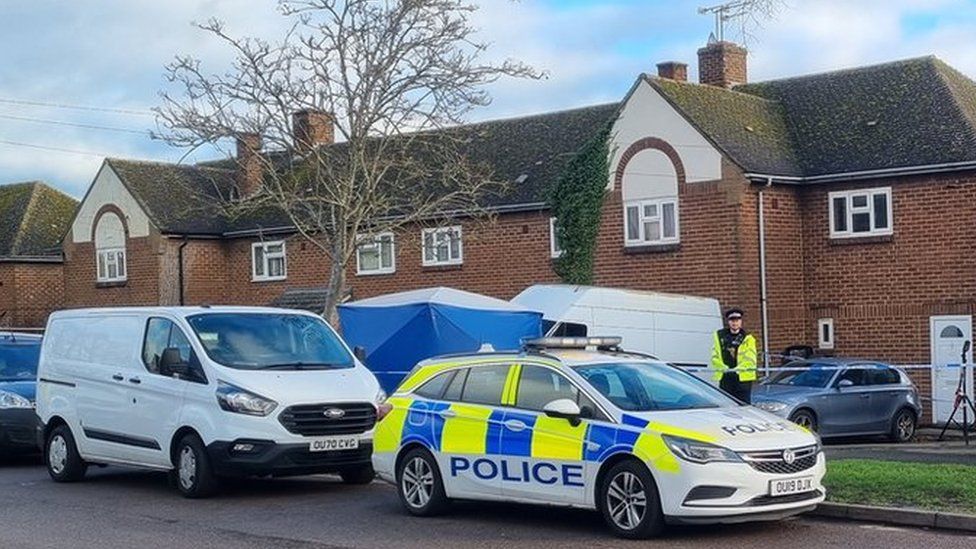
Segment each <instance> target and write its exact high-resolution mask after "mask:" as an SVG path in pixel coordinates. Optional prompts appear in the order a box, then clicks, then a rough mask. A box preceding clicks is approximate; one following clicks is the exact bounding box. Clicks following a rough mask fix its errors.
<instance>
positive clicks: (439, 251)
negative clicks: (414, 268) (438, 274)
mask: <svg viewBox="0 0 976 549" xmlns="http://www.w3.org/2000/svg"><path fill="white" fill-rule="evenodd" d="M422 238H423V245H424V254H423V266H424V267H434V266H438V265H460V264H461V263H463V262H464V247H463V245H462V242H461V226H460V225H456V226H454V227H440V228H437V229H424V230H423V233H422Z"/></svg>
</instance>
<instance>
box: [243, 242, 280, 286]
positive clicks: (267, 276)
mask: <svg viewBox="0 0 976 549" xmlns="http://www.w3.org/2000/svg"><path fill="white" fill-rule="evenodd" d="M251 263H252V266H253V268H252V280H254V281H255V282H265V281H269V280H284V279H285V278H286V277H287V276H288V273H287V262H286V261H285V242H284V241H283V240H278V241H276V242H255V243H254V244H252V245H251Z"/></svg>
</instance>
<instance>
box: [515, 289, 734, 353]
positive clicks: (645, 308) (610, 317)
mask: <svg viewBox="0 0 976 549" xmlns="http://www.w3.org/2000/svg"><path fill="white" fill-rule="evenodd" d="M512 302H513V303H516V304H518V305H519V306H522V307H525V308H527V309H532V310H536V311H540V312H541V313H542V314H543V320H544V322H545V325H544V328H543V331H544V332H546V335H550V336H553V335H555V336H581V337H582V336H620V337H622V338H623V342H622V344H621V346H622V347H623V348H624V349H627V350H629V351H637V352H641V353H647V354H650V355H654V356H655V357H657V358H659V359H661V360H663V361H666V362H670V363H672V364H676V365H679V366H695V367H705V366H707V365H708V362H709V359H710V356H711V348H712V338H713V337H714V334H715V331H716V330H719V329H721V328H722V313H721V310H720V308H719V303H718V300H717V299H712V298H705V297H694V296H687V295H678V294H667V293H659V292H644V291H637V290H624V289H618V288H599V287H593V286H571V285H563V284H538V285H535V286H530V287H528V288H526V289H525V290H523V291H522V293H520V294H519V295H517V296H515V298H514V299H512Z"/></svg>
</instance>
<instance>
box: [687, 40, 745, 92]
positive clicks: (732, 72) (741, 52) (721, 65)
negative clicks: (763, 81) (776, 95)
mask: <svg viewBox="0 0 976 549" xmlns="http://www.w3.org/2000/svg"><path fill="white" fill-rule="evenodd" d="M748 53H749V52H748V51H747V50H746V49H745V48H744V47H742V46H740V45H738V44H733V43H732V42H712V43H709V44H708V45H707V46H705V47H704V48H701V49H700V50H698V81H699V82H700V83H702V84H707V85H709V86H719V87H722V88H732V87H734V86H737V85H739V84H745V83H746V82H747V81H748V79H747V72H746V56H747V55H748Z"/></svg>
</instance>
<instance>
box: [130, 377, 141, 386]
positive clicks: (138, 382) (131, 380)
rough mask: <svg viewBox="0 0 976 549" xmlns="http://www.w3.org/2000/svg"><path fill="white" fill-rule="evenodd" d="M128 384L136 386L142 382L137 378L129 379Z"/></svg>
mask: <svg viewBox="0 0 976 549" xmlns="http://www.w3.org/2000/svg"><path fill="white" fill-rule="evenodd" d="M129 383H135V384H136V385H138V384H140V383H142V380H141V379H139V378H137V377H130V378H129Z"/></svg>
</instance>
